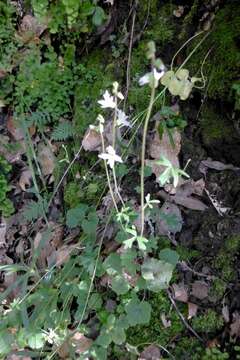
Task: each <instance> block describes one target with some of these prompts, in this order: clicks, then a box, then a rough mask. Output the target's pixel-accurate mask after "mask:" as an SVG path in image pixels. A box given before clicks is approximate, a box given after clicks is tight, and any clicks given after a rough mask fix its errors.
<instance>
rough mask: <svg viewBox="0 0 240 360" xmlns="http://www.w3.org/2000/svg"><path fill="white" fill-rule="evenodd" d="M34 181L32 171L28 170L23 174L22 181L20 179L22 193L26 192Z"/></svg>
mask: <svg viewBox="0 0 240 360" xmlns="http://www.w3.org/2000/svg"><path fill="white" fill-rule="evenodd" d="M31 181H32V173H31V171H30V170H28V169H26V170H24V171H23V172H22V174H21V176H20V179H19V182H18V183H19V186H20V188H21V189H22V191H26V190H27V188H29V187H30V186H31Z"/></svg>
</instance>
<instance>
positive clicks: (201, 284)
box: [192, 280, 209, 300]
mask: <svg viewBox="0 0 240 360" xmlns="http://www.w3.org/2000/svg"><path fill="white" fill-rule="evenodd" d="M208 290H209V285H208V284H207V283H206V282H205V281H201V280H197V281H194V283H193V284H192V295H193V296H195V297H196V298H197V299H199V300H203V299H205V298H206V297H207V296H208Z"/></svg>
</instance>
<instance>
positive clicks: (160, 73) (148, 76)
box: [138, 66, 165, 87]
mask: <svg viewBox="0 0 240 360" xmlns="http://www.w3.org/2000/svg"><path fill="white" fill-rule="evenodd" d="M164 73H165V70H164V66H162V67H161V68H160V71H157V70H156V68H153V71H152V72H149V73H147V74H145V75H144V76H142V77H141V78H140V79H139V81H138V83H139V85H140V86H143V85H145V84H149V83H150V81H151V80H152V77H153V79H154V85H155V87H157V86H158V81H159V80H160V79H161V77H163V75H164Z"/></svg>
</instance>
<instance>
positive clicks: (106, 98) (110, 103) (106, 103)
mask: <svg viewBox="0 0 240 360" xmlns="http://www.w3.org/2000/svg"><path fill="white" fill-rule="evenodd" d="M98 104H100V105H101V107H102V108H103V109H106V108H111V109H114V108H115V107H116V103H115V101H114V98H113V96H111V95H110V93H109V91H108V90H106V91H105V93H104V94H103V100H98Z"/></svg>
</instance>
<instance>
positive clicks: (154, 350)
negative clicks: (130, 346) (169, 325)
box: [138, 345, 161, 360]
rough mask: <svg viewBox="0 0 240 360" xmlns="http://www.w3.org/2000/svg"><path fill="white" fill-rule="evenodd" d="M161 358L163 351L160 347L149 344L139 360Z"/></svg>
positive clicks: (157, 359) (156, 359)
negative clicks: (161, 351)
mask: <svg viewBox="0 0 240 360" xmlns="http://www.w3.org/2000/svg"><path fill="white" fill-rule="evenodd" d="M159 359H161V353H160V350H159V347H158V346H156V345H149V346H148V347H146V348H145V349H144V350H143V352H141V354H140V357H139V359H138V360H159Z"/></svg>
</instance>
